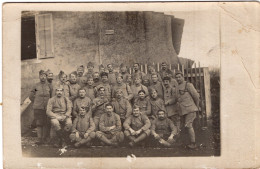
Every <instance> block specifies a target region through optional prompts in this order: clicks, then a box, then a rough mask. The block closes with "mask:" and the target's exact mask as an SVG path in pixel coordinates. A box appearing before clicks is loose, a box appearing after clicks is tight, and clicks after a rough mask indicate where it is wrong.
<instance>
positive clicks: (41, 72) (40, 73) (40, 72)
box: [39, 70, 47, 75]
mask: <svg viewBox="0 0 260 169" xmlns="http://www.w3.org/2000/svg"><path fill="white" fill-rule="evenodd" d="M42 74H45V75H47V74H46V72H45V71H44V70H40V71H39V75H42Z"/></svg>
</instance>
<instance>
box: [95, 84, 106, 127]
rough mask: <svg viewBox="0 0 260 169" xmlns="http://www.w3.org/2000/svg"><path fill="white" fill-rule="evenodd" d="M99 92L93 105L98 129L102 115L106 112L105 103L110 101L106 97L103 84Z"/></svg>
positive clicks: (98, 89)
mask: <svg viewBox="0 0 260 169" xmlns="http://www.w3.org/2000/svg"><path fill="white" fill-rule="evenodd" d="M97 92H98V95H99V96H98V97H97V98H95V99H94V100H93V106H92V113H93V120H94V123H95V125H96V130H98V127H99V120H100V117H101V115H102V114H104V113H105V105H106V104H107V103H108V102H109V101H108V99H107V98H106V97H105V88H104V87H103V86H99V87H98V88H97Z"/></svg>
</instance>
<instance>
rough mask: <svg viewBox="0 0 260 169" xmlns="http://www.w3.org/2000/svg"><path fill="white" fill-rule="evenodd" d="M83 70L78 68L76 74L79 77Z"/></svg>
mask: <svg viewBox="0 0 260 169" xmlns="http://www.w3.org/2000/svg"><path fill="white" fill-rule="evenodd" d="M83 73H84V70H83V69H78V70H77V74H78V76H79V77H81V76H83Z"/></svg>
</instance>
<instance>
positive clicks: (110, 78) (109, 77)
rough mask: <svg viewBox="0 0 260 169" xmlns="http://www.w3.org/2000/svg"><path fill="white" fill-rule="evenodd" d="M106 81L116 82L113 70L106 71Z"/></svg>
mask: <svg viewBox="0 0 260 169" xmlns="http://www.w3.org/2000/svg"><path fill="white" fill-rule="evenodd" d="M108 82H109V84H110V85H115V84H116V73H115V72H109V73H108Z"/></svg>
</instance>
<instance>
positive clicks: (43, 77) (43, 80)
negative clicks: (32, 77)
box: [39, 74, 47, 82]
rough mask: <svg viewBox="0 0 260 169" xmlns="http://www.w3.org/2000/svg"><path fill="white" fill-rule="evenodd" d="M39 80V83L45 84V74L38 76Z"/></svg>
mask: <svg viewBox="0 0 260 169" xmlns="http://www.w3.org/2000/svg"><path fill="white" fill-rule="evenodd" d="M39 78H40V81H41V82H46V79H47V78H46V74H41V75H40V76H39Z"/></svg>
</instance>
